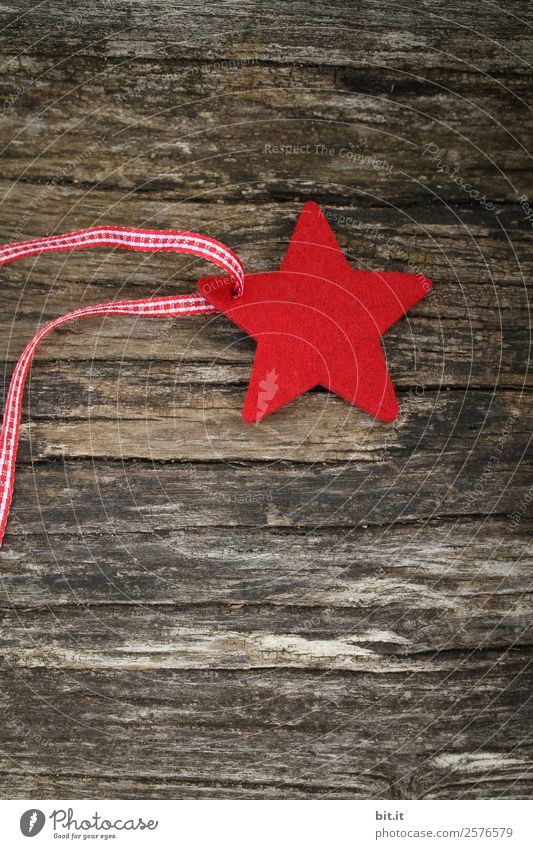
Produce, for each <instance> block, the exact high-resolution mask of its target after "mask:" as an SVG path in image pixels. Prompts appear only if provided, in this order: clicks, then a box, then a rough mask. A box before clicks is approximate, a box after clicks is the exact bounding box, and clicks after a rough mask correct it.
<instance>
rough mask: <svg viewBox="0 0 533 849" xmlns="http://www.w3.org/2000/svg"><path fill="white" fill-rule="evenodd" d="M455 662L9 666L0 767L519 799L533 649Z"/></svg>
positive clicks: (165, 789) (328, 791)
mask: <svg viewBox="0 0 533 849" xmlns="http://www.w3.org/2000/svg"><path fill="white" fill-rule="evenodd" d="M457 661H458V662H457V665H456V668H455V669H454V670H453V671H446V672H438V671H434V672H432V673H426V672H415V671H413V672H411V673H410V674H406V673H402V674H397V673H387V674H381V675H380V674H378V675H369V674H366V673H358V674H350V675H347V674H339V673H334V672H328V673H320V674H317V673H314V674H311V673H308V672H303V671H302V672H300V673H298V674H297V675H295V673H294V672H293V671H290V670H275V671H272V670H264V669H263V670H250V671H246V670H245V671H239V672H231V671H214V670H209V671H201V670H200V671H193V670H189V671H179V670H161V669H159V670H156V669H150V670H142V671H128V672H127V673H123V672H122V673H121V672H120V671H119V670H117V669H114V670H113V671H112V672H105V671H101V670H92V671H91V670H88V671H83V670H79V671H75V672H72V671H69V670H53V669H52V670H48V669H33V670H27V669H18V670H17V671H16V673H13V672H10V671H7V672H5V673H2V678H3V681H4V682H5V684H6V685H7V686H4V687H2V691H1V692H2V696H1V697H0V698H1V699H2V707H3V716H4V721H5V724H6V727H7V728H8V729H9V731H10V740H9V743H8V746H7V748H6V749H4V751H3V756H2V762H3V764H4V765H5V766H4V769H8V770H9V772H10V773H11V774H12V775H13V781H14V782H15V785H17V784H22V785H23V784H24V781H25V775H27V774H28V772H31V774H32V775H33V776H34V779H33V780H34V782H35V786H37V787H38V786H40V785H41V783H42V784H44V785H45V786H49V787H50V788H51V790H52V795H53V796H57V795H64V794H61V792H60V788H61V787H64V786H65V784H66V783H69V785H70V786H72V787H74V788H80V789H81V791H82V795H91V793H92V794H95V793H96V794H97V793H98V792H100V788H102V790H103V791H105V792H107V793H109V795H110V796H111V797H116V796H120V795H121V794H123V793H125V794H127V795H129V796H132V797H141V798H151V797H156V798H157V797H158V796H159V795H160V794H161V795H162V797H163V798H169V797H174V798H176V797H177V798H181V797H183V796H189V795H192V796H193V797H202V796H209V795H213V796H219V797H222V798H224V797H230V798H231V797H240V796H241V794H242V795H243V796H244V797H245V798H247V797H249V798H253V797H262V796H263V795H264V797H266V798H268V797H278V798H292V797H293V796H295V797H296V798H298V797H299V796H301V795H303V796H308V797H313V796H318V797H321V798H328V797H330V796H332V797H333V798H336V797H340V798H343V797H344V798H346V797H347V796H349V797H354V798H361V797H367V798H368V797H369V796H370V797H385V798H413V797H415V798H416V797H426V798H438V797H439V796H441V795H444V796H445V797H446V798H462V797H464V796H469V797H475V796H479V797H481V798H483V797H484V796H492V797H495V796H508V797H510V798H516V797H517V796H521V795H526V794H527V787H528V780H529V779H530V775H531V747H530V745H528V744H524V742H523V734H524V721H527V713H526V711H525V706H526V704H527V700H528V697H529V690H530V684H531V676H530V673H529V669H530V657H529V656H528V655H527V654H523V653H522V652H520V651H517V650H515V651H513V652H511V653H510V654H506V653H501V652H499V653H498V652H492V653H490V652H489V653H486V652H484V653H481V654H480V655H478V656H475V655H472V654H467V655H464V656H459V657H458V658H457ZM125 675H126V677H124V676H125ZM51 693H53V694H54V697H53V700H51V699H50V694H51ZM154 694H157V695H156V696H155V697H154ZM519 705H522V706H523V708H520V707H519ZM465 728H467V729H468V740H467V742H465V739H464V730H465ZM515 745H519V746H520V752H514V746H515ZM48 759H49V760H50V762H53V764H54V768H53V772H52V773H51V772H50V771H49V770H47V768H46V763H47V760H48ZM41 764H42V766H41ZM118 765H120V767H118ZM115 780H116V781H117V786H116V788H115V789H113V788H112V782H113V781H115ZM101 782H102V783H101ZM54 788H56V789H54ZM172 794H174V795H173V796H172Z"/></svg>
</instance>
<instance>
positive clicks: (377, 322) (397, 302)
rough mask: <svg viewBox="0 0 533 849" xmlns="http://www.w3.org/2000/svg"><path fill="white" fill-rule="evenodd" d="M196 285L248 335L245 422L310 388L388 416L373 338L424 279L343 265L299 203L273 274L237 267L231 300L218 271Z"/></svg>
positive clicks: (377, 339) (381, 362)
mask: <svg viewBox="0 0 533 849" xmlns="http://www.w3.org/2000/svg"><path fill="white" fill-rule="evenodd" d="M198 287H199V292H200V293H201V294H202V295H203V296H204V298H205V299H206V300H207V301H208V303H210V304H212V305H213V306H214V307H215V308H216V309H217V310H218V311H220V312H223V313H224V314H225V315H226V316H227V317H228V318H229V319H230V320H231V321H233V322H234V323H235V324H236V325H238V327H240V328H242V329H243V330H245V331H246V332H247V333H249V334H250V335H251V336H252V337H253V338H254V339H255V340H256V342H257V352H256V355H255V361H254V365H253V370H252V375H251V378H250V385H249V388H248V393H247V396H246V401H245V403H244V408H243V418H244V420H245V421H247V422H259V421H260V420H261V419H263V418H264V417H265V416H268V415H270V413H273V412H274V411H275V410H277V409H278V408H279V407H282V406H283V405H284V404H287V403H289V401H292V400H294V399H295V398H297V397H298V396H299V395H301V394H302V393H304V392H307V391H308V390H309V389H312V388H313V387H315V386H323V387H325V388H326V389H329V390H330V391H331V392H334V393H335V394H337V395H340V396H341V398H344V399H345V400H346V401H348V402H349V403H350V404H354V405H355V406H357V407H360V408H361V409H362V410H364V411H365V412H366V413H370V415H372V416H375V417H376V418H377V419H380V420H381V421H392V420H393V419H395V418H396V416H397V415H398V402H397V400H396V394H395V392H394V387H393V385H392V381H391V379H390V376H389V372H388V369H387V364H386V362H385V356H384V353H383V349H382V346H381V336H382V335H383V333H385V331H386V330H388V329H389V327H391V325H393V324H394V323H395V322H396V321H398V319H399V318H401V317H402V316H403V315H404V314H405V313H406V312H407V310H409V309H410V308H411V307H412V306H413V305H414V304H416V303H417V302H418V301H420V300H421V299H422V298H423V297H424V295H426V294H427V293H428V292H429V291H430V289H431V281H430V280H429V279H428V278H427V277H423V276H422V275H420V274H402V273H397V272H386V271H359V270H355V269H353V268H352V267H351V266H350V265H349V264H348V262H347V260H346V258H345V257H344V254H343V253H342V250H341V248H340V247H339V245H338V243H337V240H336V239H335V236H334V235H333V232H332V230H331V227H330V226H329V224H328V222H327V221H326V218H325V217H324V214H323V213H322V210H321V209H320V207H319V206H317V204H316V203H313V202H308V203H306V204H305V206H304V207H303V209H302V212H301V213H300V216H299V218H298V222H297V224H296V229H295V231H294V234H293V236H292V239H291V241H290V244H289V248H288V250H287V254H286V256H285V259H284V260H283V262H282V264H281V267H280V270H279V271H273V272H269V273H265V274H246V275H245V286H244V294H243V295H242V296H241V297H239V298H235V297H234V296H233V295H232V291H231V285H230V284H229V283H228V278H227V277H206V278H204V279H202V280H200V281H199V283H198Z"/></svg>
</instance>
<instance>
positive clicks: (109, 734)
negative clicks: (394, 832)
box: [0, 0, 533, 798]
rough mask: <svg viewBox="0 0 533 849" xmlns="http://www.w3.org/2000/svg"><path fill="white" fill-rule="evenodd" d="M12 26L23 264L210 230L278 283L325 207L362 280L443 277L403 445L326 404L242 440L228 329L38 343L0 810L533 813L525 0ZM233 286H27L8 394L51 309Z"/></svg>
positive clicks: (86, 272) (0, 294) (94, 267)
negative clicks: (137, 229)
mask: <svg viewBox="0 0 533 849" xmlns="http://www.w3.org/2000/svg"><path fill="white" fill-rule="evenodd" d="M1 18H2V29H1V33H0V67H1V69H2V70H1V74H0V104H1V107H2V108H1V110H0V135H1V145H2V168H1V174H0V193H1V197H2V204H1V216H0V240H1V241H2V242H7V241H11V240H15V239H22V238H31V237H36V236H39V235H44V234H47V233H53V232H65V231H67V230H71V229H75V228H79V227H86V226H91V225H93V224H97V223H117V224H122V225H131V226H135V225H144V226H151V227H174V228H187V229H191V230H199V231H201V232H205V233H209V234H211V235H213V236H215V237H216V238H219V239H221V240H223V241H225V242H226V243H228V244H229V245H231V246H232V247H233V248H234V249H235V250H236V251H238V252H239V254H240V255H241V257H242V259H243V261H244V263H245V267H246V268H247V269H248V270H250V271H259V270H263V269H264V270H271V269H274V268H276V266H277V265H278V264H279V262H280V260H281V258H282V256H283V253H284V250H285V248H286V245H287V242H288V239H289V238H290V235H291V232H292V229H293V227H294V223H295V220H296V217H297V214H298V210H299V208H300V206H301V204H302V202H303V201H304V200H306V199H309V198H312V199H314V200H317V201H318V202H320V203H321V204H322V206H323V208H324V210H325V211H326V214H327V215H328V217H329V218H330V220H331V223H332V227H333V229H334V230H335V233H336V235H337V237H338V239H339V241H340V243H341V245H342V247H343V249H344V250H345V251H346V254H347V256H348V257H349V258H350V261H351V262H352V264H353V265H354V266H359V267H367V268H375V269H379V268H386V269H390V270H398V271H408V270H412V269H413V268H415V270H420V271H422V272H423V273H424V274H426V275H427V276H429V277H431V278H432V279H433V285H434V290H433V293H432V295H431V297H429V298H427V299H426V300H424V301H423V302H421V303H420V304H418V305H417V306H416V307H415V308H414V309H413V310H412V311H411V312H410V314H409V318H408V319H404V320H403V321H401V322H400V323H398V324H397V325H396V326H395V327H394V328H392V329H391V331H390V332H389V333H388V334H387V337H386V339H385V348H386V353H387V358H388V361H389V364H390V369H391V372H392V375H393V379H394V381H395V384H396V385H397V387H398V394H399V400H400V407H401V414H400V417H399V418H398V420H397V421H396V422H395V423H393V424H392V425H383V424H379V423H377V422H374V421H372V420H371V419H370V418H369V417H367V416H365V415H364V414H362V413H360V412H359V411H357V410H355V409H353V408H350V407H349V406H348V405H346V404H344V403H343V402H342V401H340V400H339V399H336V398H333V397H328V395H327V394H326V393H324V392H321V391H315V392H312V393H308V394H307V395H306V396H305V397H302V398H300V399H299V400H298V401H296V402H295V403H294V404H292V405H290V406H289V407H287V408H285V409H284V410H282V411H280V412H279V413H277V414H275V415H274V416H272V417H271V418H269V419H267V420H266V421H265V422H264V423H263V424H261V425H260V426H258V427H255V428H254V427H248V426H245V425H244V424H243V423H242V420H241V418H240V409H241V406H242V403H243V400H244V393H245V389H246V381H247V376H248V374H249V371H250V366H251V363H252V361H253V354H254V345H253V343H252V342H251V341H250V340H249V339H246V338H243V335H242V334H241V333H240V332H239V331H238V330H237V329H236V328H235V327H233V326H231V325H230V324H229V323H228V322H227V321H226V320H225V319H223V318H218V317H209V318H207V317H206V318H189V319H184V320H181V321H180V320H175V321H150V320H134V319H118V318H117V319H104V320H102V319H95V320H91V321H85V323H84V324H78V325H74V326H67V327H65V328H63V329H61V330H60V331H57V332H56V333H55V335H53V336H52V337H50V338H49V339H48V340H47V341H46V343H45V344H44V345H43V346H42V347H41V349H40V351H39V353H38V356H37V360H36V363H35V365H34V368H33V370H32V377H31V382H30V385H29V391H28V392H27V395H26V399H25V407H24V414H23V433H22V441H21V450H20V460H19V464H18V472H17V481H16V491H15V498H14V502H13V512H12V516H11V519H10V523H9V525H8V533H7V535H6V538H5V542H4V547H3V549H2V552H1V554H0V563H1V576H2V585H1V614H2V651H1V665H0V676H1V678H2V686H1V690H0V718H1V720H2V721H1V724H0V735H1V747H0V749H1V753H2V755H1V762H0V795H1V796H2V797H3V798H9V797H16V796H29V797H51V798H57V797H63V798H65V797H66V798H76V797H89V798H106V797H111V798H206V797H218V798H315V797H318V798H374V797H382V798H499V797H507V798H524V797H530V796H531V792H532V788H533V775H532V766H533V764H532V758H533V755H532V747H531V738H530V733H531V718H532V710H531V684H532V676H531V658H532V652H531V644H532V641H533V640H532V636H533V635H532V633H531V624H532V617H531V613H532V607H531V597H530V594H528V593H530V591H531V565H532V560H531V529H532V526H533V523H532V518H531V504H532V503H533V490H532V489H531V486H532V478H531V456H530V454H529V453H528V446H529V440H530V433H531V420H532V416H531V414H532V406H533V399H532V394H531V377H530V374H529V371H528V363H529V355H530V321H529V299H528V289H527V286H528V281H529V280H530V277H531V265H532V259H531V252H530V246H531V235H532V225H531V222H530V221H528V220H527V218H526V214H527V210H526V209H525V207H524V205H523V202H522V205H521V202H520V198H522V197H523V196H524V195H525V196H527V197H528V198H529V199H530V203H531V202H533V201H532V200H531V199H532V198H533V178H532V173H533V172H532V169H531V157H530V155H529V152H528V145H529V144H530V141H531V117H530V116H531V113H530V109H529V106H528V97H529V95H530V88H531V87H530V80H531V70H530V65H529V63H530V62H531V58H532V50H531V43H532V40H531V26H532V25H533V20H532V18H531V14H530V12H529V6H528V4H527V3H525V2H521V0H520V2H515V3H513V4H512V6H511V7H509V8H508V9H503V8H498V7H497V6H494V5H491V4H487V3H485V2H482V0H476V2H474V3H470V4H467V5H466V7H465V4H458V3H457V4H452V5H450V4H449V3H444V2H440V0H439V2H435V3H431V4H420V3H413V2H408V3H402V4H390V3H385V2H380V0H371V2H363V3H345V2H337V0H333V2H330V3H328V4H326V5H324V4H319V3H314V2H312V3H305V4H304V3H301V2H299V0H290V2H285V3H276V2H275V3H270V4H268V5H265V4H259V3H255V2H238V3H237V2H222V3H217V4H207V5H202V6H198V5H197V4H194V5H193V4H184V3H168V2H159V3H156V2H143V3H141V2H122V0H116V2H106V3H98V4H97V3H93V2H89V3H85V4H83V6H82V7H76V6H75V5H72V4H68V3H66V2H63V0H60V2H54V3H53V4H52V3H46V4H39V5H34V4H32V3H30V2H26V0H16V2H14V3H10V4H9V6H8V7H7V6H6V7H4V9H3V10H2V15H1ZM429 145H433V146H434V147H433V148H431V150H436V149H438V150H439V151H440V153H439V155H438V157H437V159H435V160H432V158H431V155H428V146H429ZM287 146H293V147H292V152H281V151H280V149H281V148H285V149H286V148H287ZM294 146H298V151H297V152H294ZM307 146H309V147H307ZM317 146H318V147H317ZM433 156H434V154H433ZM437 160H438V161H437ZM439 165H440V168H441V170H439ZM444 166H446V168H447V171H446V170H445V169H444ZM454 174H455V177H454ZM457 175H460V176H461V177H462V178H464V182H465V183H468V184H469V186H470V187H471V190H472V191H477V192H478V193H479V194H478V195H477V197H472V196H471V195H470V194H468V193H467V192H466V191H465V189H464V188H463V187H462V186H461V184H459V183H458V182H457V179H456V177H457ZM483 198H484V199H485V200H484V201H483V202H481V199H483ZM487 207H488V208H487ZM205 273H211V269H210V268H208V266H207V265H205V264H204V263H201V262H200V261H198V260H191V258H184V257H175V256H172V257H170V256H143V255H128V254H124V253H118V252H110V251H100V250H99V251H86V252H78V253H75V254H72V255H71V256H69V257H67V256H65V255H58V256H44V257H41V258H39V259H31V260H27V261H25V262H23V263H18V264H13V265H11V266H7V267H5V268H2V269H1V284H2V285H1V287H0V301H1V313H0V323H1V324H0V327H1V335H0V353H1V355H2V358H3V362H4V386H3V389H4V392H5V389H6V388H7V382H8V380H9V377H10V374H11V371H12V368H13V365H14V362H15V361H16V359H17V357H18V355H19V353H20V352H21V350H22V348H23V346H24V344H25V343H26V342H27V341H28V339H29V338H30V337H31V336H32V335H33V333H34V332H35V331H36V330H37V328H38V327H39V326H41V325H42V323H43V322H44V321H46V320H47V319H49V318H51V317H53V316H56V315H58V314H60V313H62V312H64V311H66V310H68V309H71V308H73V307H75V306H78V305H80V304H90V303H96V302H98V301H102V300H109V299H112V298H119V297H120V298H122V297H124V298H125V297H140V296H141V295H145V294H146V295H155V294H171V293H175V292H187V291H193V290H194V287H195V283H196V279H197V278H198V277H199V276H201V275H203V274H205ZM529 297H530V295H529Z"/></svg>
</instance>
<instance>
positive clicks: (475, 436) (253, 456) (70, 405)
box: [20, 367, 533, 468]
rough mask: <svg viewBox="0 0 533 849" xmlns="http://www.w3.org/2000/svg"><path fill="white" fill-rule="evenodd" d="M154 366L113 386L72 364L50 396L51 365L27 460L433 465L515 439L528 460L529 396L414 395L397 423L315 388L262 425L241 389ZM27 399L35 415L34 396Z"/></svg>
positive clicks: (30, 426)
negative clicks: (178, 379) (179, 379)
mask: <svg viewBox="0 0 533 849" xmlns="http://www.w3.org/2000/svg"><path fill="white" fill-rule="evenodd" d="M83 371H85V369H83ZM139 371H141V374H139ZM154 372H155V373H154V374H153V375H152V374H149V375H146V369H145V368H143V369H142V370H140V369H138V367H136V368H131V367H129V368H128V367H126V368H124V369H123V370H121V372H120V373H119V375H118V380H115V381H114V382H113V383H111V384H109V383H108V381H107V380H105V379H104V380H100V379H99V378H100V375H101V371H100V370H99V369H97V368H94V369H93V368H92V367H91V368H90V369H89V374H88V375H87V376H86V378H85V379H82V377H81V374H80V373H78V374H76V371H75V370H74V369H73V368H72V369H71V370H70V376H69V382H67V381H64V382H62V383H58V384H56V387H55V390H56V391H53V392H51V394H50V397H48V398H47V397H45V396H46V394H47V392H48V386H49V385H50V382H51V380H53V378H54V375H55V373H56V372H55V371H54V370H52V372H51V374H48V375H47V376H43V378H42V380H41V381H40V392H38V394H37V398H36V399H35V407H36V410H37V411H38V412H37V414H36V415H35V416H33V415H32V417H31V419H30V421H29V422H28V421H26V422H25V423H24V424H23V426H22V434H23V441H22V445H21V454H20V456H21V459H22V460H23V461H24V460H27V459H28V458H29V457H30V456H31V458H32V459H33V460H44V459H50V458H53V457H61V458H63V457H69V458H79V457H88V456H91V457H94V458H100V459H112V458H121V459H132V458H135V459H151V460H153V461H156V462H157V461H159V460H176V459H178V460H201V461H207V462H209V461H213V460H215V461H222V462H224V461H228V460H260V461H263V462H264V461H267V460H284V461H299V462H306V463H312V462H315V463H316V462H334V461H344V462H353V461H365V460H366V461H369V462H370V463H375V462H376V460H377V461H378V462H379V461H383V459H385V458H387V459H389V460H391V461H392V462H394V460H395V459H397V458H398V459H402V458H403V459H404V460H408V459H410V458H411V457H412V455H413V454H415V455H416V458H417V461H418V462H420V463H421V464H422V465H425V466H426V468H429V467H431V465H432V463H431V459H432V458H434V457H435V455H436V452H439V451H440V452H444V454H443V456H442V458H441V460H446V459H447V458H448V456H450V455H452V454H453V452H454V451H455V452H456V451H461V452H463V453H464V452H468V451H469V450H470V449H472V451H473V454H474V456H476V455H477V456H479V455H481V456H484V455H485V454H486V452H489V451H490V449H491V448H492V449H493V450H494V451H496V449H497V447H498V446H499V444H500V440H502V447H505V445H506V444H507V445H509V442H510V439H512V448H511V447H510V446H509V450H512V451H513V456H514V457H517V458H520V456H521V453H520V452H522V453H523V452H525V451H527V446H528V443H529V440H530V424H531V420H532V415H533V395H532V394H531V393H529V392H528V393H524V394H521V393H519V392H513V391H508V392H506V393H504V392H500V393H498V394H497V395H493V394H492V393H486V392H480V391H474V390H472V391H469V392H465V391H459V390H457V391H454V392H451V391H449V392H446V391H443V392H440V391H438V392H435V391H431V392H429V391H427V392H423V391H419V392H415V391H411V392H409V393H406V394H404V395H403V396H402V397H401V413H400V415H399V416H398V418H397V419H396V420H395V422H394V423H392V424H390V423H385V424H384V423H380V422H376V421H375V420H374V419H372V418H371V417H370V416H367V415H365V414H363V413H361V412H360V411H358V410H356V409H355V408H354V407H351V406H349V405H347V404H346V403H345V402H343V401H342V400H341V399H338V398H336V397H334V396H332V395H330V394H329V393H327V392H325V391H324V392H321V391H315V392H313V393H307V394H306V395H305V396H303V397H301V398H299V399H297V400H296V401H295V402H294V403H293V404H291V405H290V406H287V407H286V408H284V409H282V410H280V411H279V412H277V413H276V415H275V416H271V417H270V419H269V420H267V421H265V422H263V423H262V424H259V425H257V426H255V427H254V426H250V425H249V424H247V423H245V422H244V421H243V420H242V418H241V406H242V403H243V400H244V394H245V393H244V388H243V387H232V386H226V387H216V388H215V389H213V388H212V387H210V386H208V387H201V386H200V387H197V386H176V385H175V383H174V382H173V380H172V377H171V375H168V373H165V372H166V369H163V368H161V369H155V370H154ZM104 374H105V370H104ZM151 378H152V379H151ZM81 387H83V388H85V392H84V391H83V388H82V391H81V399H80V397H79V395H80V388H81ZM93 398H94V401H93ZM71 399H72V400H71ZM85 399H87V400H85ZM80 400H81V404H80ZM39 402H41V405H42V407H44V409H43V410H42V411H41V407H40V403H39ZM29 404H30V409H31V410H32V411H33V404H34V396H33V394H30V400H29ZM295 414H296V417H295ZM511 434H512V436H511ZM509 450H508V451H506V452H505V453H504V457H505V458H506V459H507V458H508V456H509ZM498 453H500V452H498ZM489 456H490V455H489ZM496 459H502V458H501V457H500V458H496ZM492 465H496V462H494V463H492V464H491V468H492Z"/></svg>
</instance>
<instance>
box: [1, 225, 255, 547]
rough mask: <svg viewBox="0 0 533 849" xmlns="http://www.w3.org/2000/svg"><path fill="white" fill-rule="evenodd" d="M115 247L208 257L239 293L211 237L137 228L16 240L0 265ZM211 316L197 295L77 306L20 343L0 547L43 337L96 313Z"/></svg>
mask: <svg viewBox="0 0 533 849" xmlns="http://www.w3.org/2000/svg"><path fill="white" fill-rule="evenodd" d="M87 247H118V248H125V249H126V250H134V251H174V252H176V253H185V254H192V255H194V256H198V257H202V258H203V259H209V260H211V261H212V262H214V263H216V264H217V265H219V266H220V267H221V268H223V269H224V271H227V272H228V274H229V275H230V278H231V279H232V281H233V292H234V294H235V296H236V297H239V296H240V295H242V293H243V290H244V269H243V267H242V263H241V261H240V259H239V257H238V256H237V255H236V254H234V253H233V251H231V250H230V249H229V248H227V247H226V246H225V245H223V244H222V243H221V242H217V241H216V240H215V239H211V238H208V237H207V236H201V235H200V234H198V233H189V232H183V231H173V230H138V229H132V228H128V227H89V228H87V229H86V230H79V231H76V232H74V233H67V234H65V235H63V236H50V237H48V238H43V239H32V240H31V241H27V242H16V243H13V244H11V245H4V246H3V247H0V265H5V264H6V263H8V262H13V261H14V260H16V259H23V258H24V257H27V256H33V255H35V254H40V253H46V252H48V251H66V250H72V249H74V248H87ZM214 312H216V309H215V308H214V307H213V306H212V305H211V304H209V303H208V302H207V301H206V300H205V298H204V297H202V295H177V296H176V297H166V298H142V299H139V300H132V301H110V302H109V303H105V304H94V305H93V306H88V307H81V308H80V309H77V310H72V312H69V313H66V314H65V315H62V316H59V318H55V319H53V320H52V321H49V322H48V324H45V325H44V327H42V328H41V330H39V332H38V333H37V334H36V335H35V336H34V337H33V339H32V340H31V341H30V342H29V343H28V344H27V345H26V347H25V349H24V351H23V353H22V354H21V356H20V357H19V360H18V362H17V364H16V366H15V369H14V371H13V375H12V377H11V382H10V384H9V390H8V393H7V398H6V403H5V407H4V419H3V422H2V430H1V432H0V545H1V544H2V539H3V537H4V533H5V528H6V524H7V518H8V515H9V508H10V505H11V500H12V497H13V486H14V481H15V463H16V457H17V450H18V443H19V435H20V418H21V413H22V396H23V392H24V384H25V382H26V378H27V375H28V371H29V369H30V366H31V361H32V358H33V355H34V353H35V351H36V349H37V347H38V346H39V344H40V343H41V341H42V340H43V339H44V337H45V336H46V335H47V334H48V333H50V332H51V331H52V330H54V329H55V328H56V327H59V325H61V324H66V323H67V322H69V321H74V320H77V319H79V318H88V317H91V316H97V315H135V316H147V317H151V318H160V317H165V318H172V317H175V316H183V315H205V314H209V313H214Z"/></svg>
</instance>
